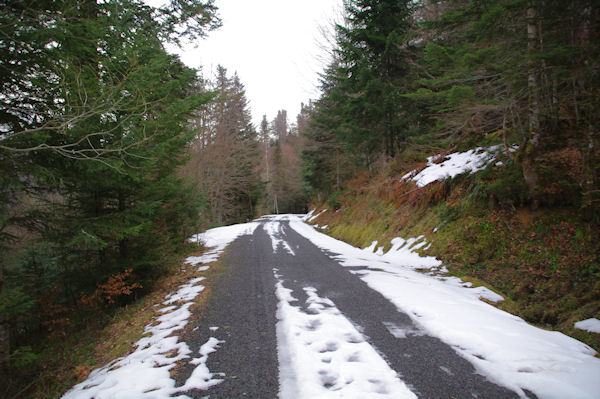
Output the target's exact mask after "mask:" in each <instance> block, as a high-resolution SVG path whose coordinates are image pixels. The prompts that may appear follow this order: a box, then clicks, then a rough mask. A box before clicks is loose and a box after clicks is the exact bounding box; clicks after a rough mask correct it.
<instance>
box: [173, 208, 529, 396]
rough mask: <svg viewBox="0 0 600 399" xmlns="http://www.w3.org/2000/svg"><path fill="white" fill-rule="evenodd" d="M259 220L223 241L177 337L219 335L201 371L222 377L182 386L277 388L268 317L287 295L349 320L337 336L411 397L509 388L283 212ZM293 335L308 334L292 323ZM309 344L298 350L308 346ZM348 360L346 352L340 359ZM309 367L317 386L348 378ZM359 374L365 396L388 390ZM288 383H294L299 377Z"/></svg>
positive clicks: (272, 325) (297, 304) (337, 386)
mask: <svg viewBox="0 0 600 399" xmlns="http://www.w3.org/2000/svg"><path fill="white" fill-rule="evenodd" d="M259 223H260V224H259V226H258V227H257V228H256V229H255V230H254V232H253V234H251V235H244V236H241V237H239V238H237V239H236V240H235V241H234V242H233V243H232V244H231V245H230V246H229V247H228V248H227V250H226V251H225V253H224V255H223V258H222V265H223V272H222V273H221V274H220V275H219V277H218V279H217V281H215V282H214V285H213V288H212V293H211V295H210V297H209V299H208V302H207V304H206V306H205V307H204V311H203V313H202V315H201V316H200V319H199V321H198V325H197V328H196V329H195V330H194V332H193V334H192V335H193V336H188V337H185V340H186V342H188V345H189V346H190V348H191V349H192V350H193V351H197V350H199V348H200V346H201V345H202V344H203V343H205V342H206V341H207V340H208V339H209V338H210V337H215V338H217V339H219V340H221V341H223V343H222V344H221V345H220V347H219V349H218V350H216V351H215V352H214V353H211V354H210V356H209V357H208V360H207V363H206V365H207V367H208V369H209V370H210V371H211V372H213V373H223V375H222V377H221V378H223V382H222V383H220V384H218V385H216V386H214V387H212V388H210V389H209V390H207V391H190V392H187V393H186V394H187V395H189V396H191V397H195V398H205V397H210V398H211V399H213V398H244V397H248V398H276V397H278V394H279V392H280V390H281V389H282V387H280V381H282V380H280V363H281V362H282V359H283V358H282V357H281V356H282V355H281V354H282V348H279V349H278V334H279V335H280V336H279V341H281V334H282V332H281V330H278V327H277V326H278V322H280V320H279V319H281V312H282V306H285V305H286V304H287V306H288V309H292V307H291V306H293V309H292V310H293V311H295V312H298V314H305V315H306V316H305V317H313V316H311V315H314V314H315V309H316V312H322V313H323V314H324V315H326V316H327V317H330V316H331V317H330V318H329V319H327V318H325V316H323V317H322V319H319V320H322V321H324V322H326V321H327V320H333V319H332V318H335V317H337V319H336V320H338V319H340V318H342V319H345V320H347V321H349V322H350V323H349V324H348V326H351V327H353V329H352V328H350V327H348V332H347V333H346V334H345V336H346V337H348V339H347V342H350V344H352V343H361V342H364V345H368V346H369V347H370V348H372V349H373V350H372V353H373V354H376V355H379V356H380V358H381V359H384V360H385V363H387V366H386V367H389V368H390V369H392V370H393V371H395V373H396V374H397V376H398V378H399V380H401V381H402V382H403V383H404V384H405V386H406V387H407V388H408V389H409V390H410V391H411V392H412V393H414V394H415V395H416V396H417V397H419V398H513V397H518V396H517V395H516V394H515V393H514V392H512V391H510V390H507V389H506V388H503V387H500V386H498V385H496V384H494V383H493V382H491V381H489V380H487V379H486V378H485V377H484V376H482V375H481V374H478V373H477V371H476V370H475V369H474V367H473V366H472V364H471V363H470V362H468V361H467V360H465V359H464V358H463V357H461V356H460V355H459V354H457V352H456V351H455V350H454V349H453V348H452V347H450V346H448V345H446V344H445V343H443V342H442V341H440V340H439V339H438V338H435V337H433V336H430V335H428V334H427V333H426V332H425V331H423V329H422V328H421V327H419V326H418V325H417V324H415V323H414V322H413V319H411V317H409V316H408V315H407V314H404V313H402V312H400V311H399V310H398V309H397V308H396V307H395V306H394V305H393V304H392V303H391V302H390V301H388V300H387V299H386V298H384V297H383V296H382V295H381V294H379V293H378V292H376V291H374V290H373V289H371V288H370V287H369V286H367V284H366V283H365V282H363V280H361V279H360V277H359V274H360V268H348V267H343V266H341V265H340V264H339V263H338V261H336V260H335V259H334V257H333V256H332V255H331V254H328V253H326V252H324V251H323V250H321V249H319V248H318V247H316V246H315V245H314V244H312V243H311V242H310V241H308V240H307V239H306V238H304V237H303V236H301V235H300V234H298V233H297V232H296V231H295V230H293V229H292V228H291V227H290V226H289V222H288V221H285V220H275V219H270V218H263V219H260V220H259ZM277 287H279V291H278V288H277ZM283 289H285V290H290V291H286V292H288V293H289V295H291V297H293V298H295V299H296V300H295V301H293V302H289V301H288V302H284V305H282V295H281V293H282V292H284V291H282V290H283ZM315 298H317V299H315ZM317 305H318V306H317ZM319 309H320V310H319ZM328 309H329V310H328ZM278 317H279V319H278ZM303 317H304V316H303ZM307 320H308V319H307ZM322 321H319V322H318V323H313V325H311V326H308V327H307V328H306V334H313V333H314V332H315V330H317V333H318V329H319V328H321V327H320V325H321V324H322ZM337 325H342V324H337ZM344 325H345V324H344ZM322 328H324V327H322ZM336 328H337V327H336ZM302 334H304V333H302ZM296 335H299V336H301V337H302V336H306V337H308V336H309V335H301V334H300V332H297V333H296ZM313 336H314V335H313ZM317 337H318V335H317ZM328 342H330V344H327V345H328V346H327V347H326V348H324V349H321V350H320V351H316V352H315V356H317V355H318V356H321V357H320V359H321V362H323V366H327V365H328V364H329V365H331V363H332V362H331V360H332V358H335V355H336V353H335V352H336V351H338V350H342V348H343V347H344V345H345V344H346V343H344V342H341V343H335V342H334V341H328ZM336 342H337V341H336ZM309 344H310V342H309V343H307V344H306V345H307V346H306V348H307V349H306V350H307V353H306V354H304V355H306V356H309V355H311V354H310V353H308V351H309V350H310V349H309ZM356 353H359V352H356ZM360 353H363V352H360ZM364 353H366V352H364ZM369 353H371V352H369ZM301 354H302V353H301ZM311 356H312V355H311ZM361 356H363V357H365V356H366V355H361ZM356 360H357V359H352V358H351V357H348V358H347V361H348V362H353V361H356ZM288 361H289V359H288ZM304 366H307V365H304ZM282 367H283V366H282ZM286 367H287V366H286ZM307 367H308V368H310V365H308V366H307ZM331 367H333V366H331ZM335 367H337V368H339V369H340V370H341V369H343V368H344V367H345V366H344V365H343V364H342V365H340V364H339V363H336V366H335ZM366 367H369V366H368V365H367V366H366ZM305 368H306V367H305ZM192 369H193V367H192V366H189V367H188V368H184V369H182V370H179V372H178V377H177V383H178V384H183V382H184V381H185V380H186V378H187V377H189V375H190V374H191V372H192ZM287 370H288V371H287V373H288V374H289V373H290V372H291V371H290V370H295V369H294V368H293V367H291V368H290V367H287ZM315 370H319V371H318V372H319V373H320V380H319V381H321V384H322V387H321V389H323V390H324V391H327V390H331V391H336V390H339V392H344V391H343V390H341V389H342V388H343V387H345V386H346V385H348V386H351V385H352V383H353V381H354V380H353V379H348V378H346V380H345V381H341V380H340V379H341V378H342V377H340V376H342V374H341V372H336V371H335V369H332V370H329V369H327V368H326V367H321V368H319V367H317V368H315ZM328 370H329V371H328ZM366 371H368V370H366ZM288 377H289V375H288ZM359 377H360V375H359V376H358V377H357V378H359ZM293 378H294V377H293V376H291V377H289V378H287V380H288V381H289V380H290V379H292V380H293ZM368 381H369V382H370V383H371V384H373V385H374V386H375V387H374V390H373V392H374V393H373V395H372V397H374V398H375V397H384V396H381V395H382V394H386V393H387V394H391V393H392V392H393V390H391V388H389V389H388V388H386V385H385V384H387V382H385V381H384V380H383V379H373V378H370V379H369V380H368ZM295 383H296V385H300V386H301V385H302V381H296V382H295ZM354 383H355V384H357V383H358V382H354ZM296 388H297V387H296ZM375 388H376V389H375ZM348 392H351V391H348ZM287 396H293V395H290V394H288V395H287ZM331 397H345V396H344V395H343V394H339V396H331ZM363 397H366V396H363ZM385 397H390V396H385ZM531 397H535V396H533V395H531Z"/></svg>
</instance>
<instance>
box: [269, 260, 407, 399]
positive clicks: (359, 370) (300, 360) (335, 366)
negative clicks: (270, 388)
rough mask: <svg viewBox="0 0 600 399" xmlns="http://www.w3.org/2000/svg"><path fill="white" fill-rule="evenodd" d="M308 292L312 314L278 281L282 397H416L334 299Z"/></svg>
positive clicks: (308, 308) (400, 398) (323, 398)
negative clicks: (332, 300)
mask: <svg viewBox="0 0 600 399" xmlns="http://www.w3.org/2000/svg"><path fill="white" fill-rule="evenodd" d="M275 277H276V278H278V279H279V276H278V274H277V272H275ZM304 291H305V292H306V294H307V296H308V299H307V301H306V305H307V310H308V311H309V312H310V313H306V312H304V311H302V309H301V308H300V307H299V306H294V305H293V303H294V302H297V299H295V298H293V297H292V295H291V290H289V289H287V288H285V287H284V286H283V282H282V281H281V280H279V282H278V283H277V291H276V293H277V297H278V299H279V304H278V309H277V318H278V320H279V321H278V323H277V341H278V357H279V370H280V378H279V380H280V381H279V382H280V394H279V397H280V398H281V399H312V398H322V399H327V398H390V399H392V398H393V399H412V398H416V396H415V395H414V394H413V393H412V392H411V391H410V390H409V389H408V387H407V386H406V385H405V384H404V383H403V382H402V381H401V380H400V379H399V378H398V375H397V374H396V372H395V371H394V370H392V369H391V368H390V367H389V366H388V364H387V363H386V361H385V360H384V359H383V358H382V357H381V356H380V355H379V354H378V353H377V351H376V350H375V349H374V348H373V347H372V346H371V345H369V343H367V342H366V341H365V339H364V337H363V336H362V334H361V333H360V332H359V331H358V330H357V329H356V328H355V327H354V325H353V324H352V323H351V322H350V321H349V320H348V319H346V317H344V315H342V314H341V312H340V311H339V310H338V309H337V308H336V307H335V305H334V304H333V302H331V301H330V300H329V299H328V298H323V297H320V296H319V295H318V293H317V290H316V289H315V288H313V287H305V288H304Z"/></svg>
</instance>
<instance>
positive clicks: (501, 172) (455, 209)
mask: <svg viewBox="0 0 600 399" xmlns="http://www.w3.org/2000/svg"><path fill="white" fill-rule="evenodd" d="M502 161H503V162H504V163H505V166H503V167H488V168H487V169H486V170H484V171H483V172H480V173H477V174H474V175H468V174H464V175H459V176H457V177H455V178H454V179H447V180H445V181H443V182H436V183H432V184H430V185H428V186H426V187H423V188H419V187H416V186H415V185H414V184H412V183H409V182H406V181H402V180H401V178H400V177H401V176H402V175H403V173H404V172H402V173H392V174H391V175H390V172H384V173H379V174H378V175H375V176H365V175H363V176H359V177H358V178H357V179H356V180H355V181H353V182H350V184H348V187H347V189H346V190H345V191H344V192H343V193H342V194H338V198H337V201H338V202H339V203H340V205H339V209H338V211H337V212H325V213H323V214H322V215H321V216H320V217H319V218H318V219H317V220H315V221H314V222H315V223H318V224H319V225H328V228H327V233H328V234H330V235H332V236H334V237H335V238H338V239H341V240H343V241H346V242H348V243H350V244H352V245H354V246H357V247H361V248H364V247H366V246H368V245H370V244H371V242H372V241H375V240H378V242H379V244H378V245H382V246H384V249H385V250H387V249H389V247H390V240H391V239H392V238H394V237H398V236H401V237H404V238H408V237H414V236H418V235H421V234H423V235H425V236H426V237H427V240H428V241H430V242H432V245H431V246H430V247H429V249H428V250H427V251H424V254H425V253H426V254H427V255H433V256H436V257H438V258H439V259H441V260H442V261H443V262H444V263H445V264H446V265H447V268H448V270H449V272H450V273H451V274H453V275H456V276H459V277H461V278H463V279H464V280H466V281H471V282H473V283H475V284H477V285H486V286H488V287H489V288H491V289H492V290H494V291H496V292H498V293H500V294H501V295H503V296H504V297H505V300H504V301H501V302H499V303H498V304H495V305H496V306H498V307H500V308H501V309H504V310H506V311H509V312H510V313H513V314H516V315H518V316H520V317H522V318H523V319H525V320H526V321H527V322H529V323H532V324H534V325H537V326H539V327H542V328H546V329H553V330H558V331H561V332H563V333H565V334H567V335H570V336H572V337H574V338H576V339H578V340H581V341H583V342H585V343H587V344H588V345H590V346H591V347H593V348H594V349H595V350H596V351H599V352H600V334H596V333H591V332H587V331H583V330H579V329H575V328H574V326H573V324H574V323H575V322H577V321H580V320H584V319H587V318H590V317H596V318H600V246H599V245H598V243H599V242H600V230H599V228H598V227H599V226H598V225H597V224H594V223H593V222H587V221H584V220H582V219H581V218H580V217H579V212H578V210H577V209H574V208H573V207H572V206H569V204H566V205H564V204H563V206H562V207H558V206H552V205H551V204H550V205H546V207H544V208H540V209H538V210H537V211H536V212H532V211H530V209H529V204H528V203H527V200H526V198H527V192H526V185H525V183H524V182H523V179H522V178H521V176H522V171H521V170H520V169H519V167H518V166H517V165H516V163H514V162H511V160H510V159H502ZM323 207H327V204H325V205H323Z"/></svg>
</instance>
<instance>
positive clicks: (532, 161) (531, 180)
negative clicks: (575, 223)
mask: <svg viewBox="0 0 600 399" xmlns="http://www.w3.org/2000/svg"><path fill="white" fill-rule="evenodd" d="M536 19H537V16H536V11H535V6H534V1H530V2H529V8H528V9H527V55H528V60H527V88H528V105H529V110H528V112H529V134H528V136H527V139H526V141H525V148H523V149H522V151H523V158H522V162H521V166H522V168H523V177H524V178H525V182H526V183H527V187H528V189H529V196H530V197H531V201H532V208H533V209H536V208H537V207H538V206H539V200H540V193H539V175H538V171H537V165H536V157H537V156H538V153H539V149H540V109H539V101H538V79H537V73H538V68H537V65H536V61H535V60H534V58H533V55H534V54H535V52H536V50H537V40H538V38H537V36H538V29H537V21H536Z"/></svg>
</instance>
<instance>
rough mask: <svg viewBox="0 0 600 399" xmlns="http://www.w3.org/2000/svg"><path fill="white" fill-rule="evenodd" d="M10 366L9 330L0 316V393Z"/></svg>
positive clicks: (0, 284)
mask: <svg viewBox="0 0 600 399" xmlns="http://www.w3.org/2000/svg"><path fill="white" fill-rule="evenodd" d="M3 292H4V259H3V254H2V253H0V295H2V293H3ZM9 366H10V330H9V326H8V320H5V319H4V316H3V315H2V314H0V393H1V392H2V391H3V390H4V387H6V384H7V383H8V371H9Z"/></svg>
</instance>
